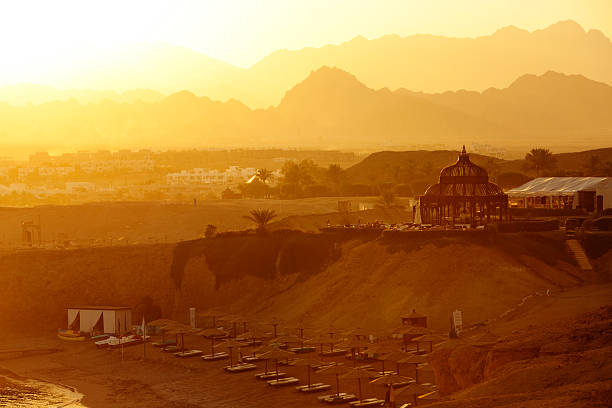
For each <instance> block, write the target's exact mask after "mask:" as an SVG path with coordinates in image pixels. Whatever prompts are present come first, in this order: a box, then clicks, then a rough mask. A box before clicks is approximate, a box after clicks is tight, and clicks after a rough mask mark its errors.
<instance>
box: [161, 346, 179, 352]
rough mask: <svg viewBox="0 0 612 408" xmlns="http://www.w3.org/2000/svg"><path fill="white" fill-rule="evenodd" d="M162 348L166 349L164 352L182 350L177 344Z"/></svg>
mask: <svg viewBox="0 0 612 408" xmlns="http://www.w3.org/2000/svg"><path fill="white" fill-rule="evenodd" d="M162 350H163V351H164V353H176V352H179V351H181V349H180V348H178V347H177V346H166V347H164V348H163V349H162Z"/></svg>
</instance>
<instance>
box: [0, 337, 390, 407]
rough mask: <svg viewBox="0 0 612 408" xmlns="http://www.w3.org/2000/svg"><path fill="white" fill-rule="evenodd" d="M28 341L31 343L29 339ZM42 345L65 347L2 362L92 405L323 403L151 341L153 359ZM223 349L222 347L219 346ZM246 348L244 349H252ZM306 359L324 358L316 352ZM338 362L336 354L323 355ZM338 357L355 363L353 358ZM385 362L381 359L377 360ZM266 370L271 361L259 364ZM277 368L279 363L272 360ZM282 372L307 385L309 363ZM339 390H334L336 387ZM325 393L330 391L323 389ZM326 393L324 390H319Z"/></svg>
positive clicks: (128, 352) (323, 378)
mask: <svg viewBox="0 0 612 408" xmlns="http://www.w3.org/2000/svg"><path fill="white" fill-rule="evenodd" d="M26 342H28V341H26ZM29 342H30V343H35V344H37V345H39V346H43V345H44V346H46V347H49V346H52V347H59V348H61V349H62V350H61V351H59V352H56V353H52V354H47V355H41V356H35V357H23V358H17V359H11V360H0V367H6V368H8V369H10V370H11V371H13V372H16V373H19V374H20V375H24V376H30V377H36V378H40V379H44V380H46V381H50V382H58V383H63V384H69V385H70V386H73V387H76V388H77V390H78V391H79V392H80V393H83V394H84V395H85V397H84V398H83V400H82V403H83V404H84V405H85V406H87V407H89V408H95V407H228V406H242V407H286V406H288V405H293V406H300V407H311V406H312V407H318V406H321V404H320V403H319V402H318V401H317V400H316V396H315V395H303V394H302V393H299V392H297V391H296V390H294V389H293V388H292V387H285V388H282V389H274V388H272V387H270V386H268V385H266V384H265V383H264V382H262V381H260V380H256V379H255V378H254V377H253V372H247V373H240V374H228V373H226V372H225V371H223V370H222V367H223V366H226V365H228V362H227V361H221V362H204V361H202V360H201V359H199V358H197V357H196V358H192V359H185V360H183V359H177V358H175V357H173V356H172V355H170V354H168V353H163V352H161V351H160V350H159V349H155V348H153V347H151V346H150V345H149V346H148V347H147V358H146V359H144V358H143V348H142V346H135V347H132V348H126V349H125V350H124V356H123V359H122V356H121V352H120V351H119V350H113V351H108V350H98V349H96V348H95V347H94V346H93V345H92V344H90V343H64V342H62V341H61V340H58V339H54V338H53V337H51V336H48V337H41V338H35V339H30V340H29ZM186 343H187V345H188V347H190V348H198V349H202V350H210V343H209V341H208V340H204V339H201V338H199V337H196V336H190V337H189V338H188V339H186ZM217 350H218V349H217ZM248 351H249V349H248V348H246V349H245V350H244V352H245V353H246V352H248ZM304 356H306V357H313V358H319V357H317V356H316V353H311V354H306V355H304ZM322 360H325V361H333V360H332V359H330V358H322ZM338 361H341V362H344V363H345V364H348V365H351V363H350V361H348V360H345V359H343V358H342V357H340V358H339V360H338ZM375 364H376V366H379V363H375ZM257 365H258V367H259V368H260V369H261V370H258V371H257V372H259V371H263V370H264V367H265V363H263V362H259V363H257ZM269 367H270V369H271V370H273V364H272V363H270V366H269ZM281 369H282V371H284V372H287V373H288V374H290V375H294V376H296V377H298V378H300V380H301V381H300V384H305V383H306V378H307V376H306V367H297V366H296V367H281ZM312 380H313V382H326V383H328V384H331V385H333V386H334V387H335V377H334V376H333V375H329V374H322V373H321V374H314V373H313V374H312ZM357 389H358V388H357V384H356V380H349V379H342V380H341V382H340V391H342V392H357ZM331 392H333V390H332V391H331ZM363 393H364V398H365V397H366V396H367V397H373V396H379V397H382V396H384V388H381V387H380V386H376V385H371V384H364V386H363ZM323 394H325V393H323ZM318 395H322V394H318Z"/></svg>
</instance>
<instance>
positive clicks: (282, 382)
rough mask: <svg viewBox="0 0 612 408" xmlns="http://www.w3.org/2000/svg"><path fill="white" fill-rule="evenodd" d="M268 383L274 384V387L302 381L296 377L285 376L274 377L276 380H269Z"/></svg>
mask: <svg viewBox="0 0 612 408" xmlns="http://www.w3.org/2000/svg"><path fill="white" fill-rule="evenodd" d="M267 382H268V385H270V386H272V387H282V386H285V385H292V384H297V383H299V382H300V380H298V379H297V378H295V377H285V378H279V379H278V380H276V379H274V380H269V381H267Z"/></svg>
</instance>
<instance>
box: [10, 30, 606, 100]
mask: <svg viewBox="0 0 612 408" xmlns="http://www.w3.org/2000/svg"><path fill="white" fill-rule="evenodd" d="M100 61H101V62H100ZM325 65H326V66H335V67H338V68H340V69H342V70H345V71H348V72H351V73H352V74H354V75H355V76H356V77H357V78H359V79H360V80H361V81H362V82H363V83H364V84H366V85H367V86H368V87H371V88H374V89H379V88H384V87H386V88H389V89H398V88H405V89H410V90H413V91H422V92H429V93H431V92H444V91H449V90H459V89H469V90H476V91H482V90H485V89H488V88H490V87H497V88H503V87H507V86H508V84H510V83H511V82H512V81H514V80H515V79H516V78H518V77H519V76H521V75H524V74H536V75H540V74H542V73H544V72H547V71H549V70H553V71H557V72H563V73H566V74H581V75H584V76H586V77H587V78H590V79H593V80H596V81H601V82H606V83H608V84H612V43H611V42H610V40H609V39H608V38H606V37H605V36H604V35H603V34H602V33H601V32H600V31H598V30H590V31H588V32H586V31H585V30H584V29H583V28H582V27H581V26H580V25H578V24H577V23H575V22H573V21H564V22H559V23H556V24H553V25H551V26H550V27H547V28H545V29H542V30H536V31H533V32H528V31H525V30H521V29H519V28H516V27H513V26H509V27H505V28H502V29H500V30H498V31H497V32H495V33H493V34H492V35H487V36H482V37H477V38H448V37H442V36H433V35H412V36H408V37H400V36H397V35H387V36H383V37H381V38H378V39H372V40H368V39H365V38H363V37H356V38H354V39H353V40H351V41H348V42H345V43H342V44H339V45H326V46H323V47H320V48H303V49H301V50H294V51H288V50H279V51H276V52H274V53H272V54H270V55H268V56H266V57H264V58H263V59H261V60H260V61H259V62H258V63H256V64H255V65H253V66H251V67H250V68H248V69H244V68H238V67H235V66H232V65H230V64H227V63H225V62H222V61H219V60H216V59H214V58H210V57H208V56H206V55H203V54H200V53H197V52H195V51H192V50H189V49H186V48H182V47H176V46H172V45H164V44H155V45H143V46H141V47H140V48H139V49H138V50H135V51H130V52H127V51H126V50H115V51H114V52H113V53H109V54H108V55H101V56H99V59H98V60H96V62H95V63H93V62H91V61H90V62H83V63H81V64H76V65H75V66H73V67H71V69H70V70H69V72H56V73H50V74H49V75H50V78H51V79H50V80H49V83H48V84H45V85H52V86H54V87H56V88H57V87H59V88H61V89H81V90H87V91H57V92H56V94H54V93H53V90H52V89H50V88H40V89H36V87H32V86H30V87H29V88H23V89H20V88H19V87H4V88H0V101H7V102H10V103H21V104H23V103H26V102H28V101H31V102H33V103H39V102H47V101H50V100H53V99H68V98H70V97H74V98H76V99H77V100H81V101H86V102H90V101H94V102H97V101H100V100H101V99H104V98H107V99H111V100H115V101H120V102H124V101H125V102H129V101H130V99H129V98H124V97H123V96H122V93H123V92H124V90H129V89H136V88H137V89H147V88H148V89H152V90H155V91H156V92H161V93H164V94H170V93H174V92H176V91H180V90H189V91H191V92H193V93H195V94H196V95H203V96H207V97H209V98H211V99H213V100H222V101H225V100H228V99H237V100H240V101H242V102H243V103H244V104H246V105H248V106H250V107H268V106H271V105H277V104H278V103H279V102H280V101H281V99H282V97H283V94H284V93H285V92H286V91H287V90H288V89H290V88H291V87H293V86H294V85H295V84H296V83H298V82H299V81H301V80H303V79H304V78H305V77H306V76H307V75H308V74H309V73H310V72H311V71H313V70H317V69H318V68H320V67H321V66H325ZM92 90H102V91H103V92H100V93H96V92H92ZM108 90H115V91H117V93H114V92H108ZM152 97H153V94H149V95H148V99H145V100H149V101H151V100H152V99H151V98H152Z"/></svg>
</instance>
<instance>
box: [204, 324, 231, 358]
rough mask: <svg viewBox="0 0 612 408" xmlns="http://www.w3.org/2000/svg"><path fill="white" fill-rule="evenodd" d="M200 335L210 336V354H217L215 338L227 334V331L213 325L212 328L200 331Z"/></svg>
mask: <svg viewBox="0 0 612 408" xmlns="http://www.w3.org/2000/svg"><path fill="white" fill-rule="evenodd" d="M198 334H199V335H200V336H203V337H208V338H210V355H211V356H214V355H215V339H216V338H218V337H224V336H227V332H226V331H224V330H221V329H219V328H218V327H211V328H210V329H204V330H201V331H200V332H198Z"/></svg>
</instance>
